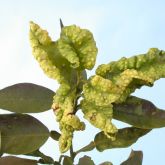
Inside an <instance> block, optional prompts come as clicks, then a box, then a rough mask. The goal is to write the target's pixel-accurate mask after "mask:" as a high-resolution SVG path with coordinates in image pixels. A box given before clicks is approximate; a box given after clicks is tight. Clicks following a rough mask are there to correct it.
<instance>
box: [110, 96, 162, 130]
mask: <svg viewBox="0 0 165 165" xmlns="http://www.w3.org/2000/svg"><path fill="white" fill-rule="evenodd" d="M113 108H114V113H113V118H114V119H117V120H120V121H123V122H125V123H128V124H131V125H133V126H135V127H138V128H143V129H153V128H160V127H165V112H164V110H160V109H159V108H157V107H156V106H155V105H154V104H153V103H151V102H150V101H147V100H144V99H140V98H138V97H135V96H130V97H128V99H127V100H126V101H125V102H124V103H121V104H114V107H113Z"/></svg>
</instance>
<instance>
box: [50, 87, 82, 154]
mask: <svg viewBox="0 0 165 165" xmlns="http://www.w3.org/2000/svg"><path fill="white" fill-rule="evenodd" d="M76 99H77V90H76V88H71V87H70V86H69V85H67V84H62V85H61V86H60V87H59V89H58V90H57V92H56V95H55V97H54V103H53V106H52V108H53V109H54V112H55V115H56V119H57V121H58V122H59V124H60V130H61V136H60V138H59V146H60V151H61V152H62V153H63V152H66V151H67V150H68V149H69V148H70V146H71V144H72V138H73V132H74V131H75V130H77V131H78V130H84V129H85V125H84V123H83V122H81V121H80V119H79V118H78V117H77V116H76V115H75V114H74V111H75V103H76Z"/></svg>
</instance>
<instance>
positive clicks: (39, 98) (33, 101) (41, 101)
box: [0, 83, 54, 113]
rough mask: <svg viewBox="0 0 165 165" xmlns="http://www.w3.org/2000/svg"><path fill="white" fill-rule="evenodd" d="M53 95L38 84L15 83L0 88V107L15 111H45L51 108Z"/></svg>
mask: <svg viewBox="0 0 165 165" xmlns="http://www.w3.org/2000/svg"><path fill="white" fill-rule="evenodd" d="M53 95H54V92H53V91H51V90H50V89H48V88H45V87H42V86H39V85H35V84H31V83H20V84H15V85H12V86H9V87H7V88H4V89H2V90H0V109H5V110H8V111H11V112H17V113H38V112H43V111H47V110H49V109H51V102H52V101H51V100H52V99H53ZM32 105H33V106H32Z"/></svg>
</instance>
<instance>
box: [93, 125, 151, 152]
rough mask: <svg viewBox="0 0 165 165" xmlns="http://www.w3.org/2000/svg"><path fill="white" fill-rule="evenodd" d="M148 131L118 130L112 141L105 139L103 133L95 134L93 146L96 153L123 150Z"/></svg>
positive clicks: (135, 129)
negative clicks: (114, 149) (113, 149)
mask: <svg viewBox="0 0 165 165" xmlns="http://www.w3.org/2000/svg"><path fill="white" fill-rule="evenodd" d="M149 131H150V130H149V129H140V128H135V127H128V128H123V129H119V130H118V133H117V134H116V140H114V141H112V140H111V139H109V138H107V137H106V136H105V134H104V133H103V132H100V133H98V134H96V136H95V145H96V149H97V150H98V151H100V152H101V151H104V150H106V149H111V148H125V147H128V146H130V145H132V144H133V143H135V142H136V141H137V140H138V138H140V137H141V136H144V135H145V134H147V133H148V132H149Z"/></svg>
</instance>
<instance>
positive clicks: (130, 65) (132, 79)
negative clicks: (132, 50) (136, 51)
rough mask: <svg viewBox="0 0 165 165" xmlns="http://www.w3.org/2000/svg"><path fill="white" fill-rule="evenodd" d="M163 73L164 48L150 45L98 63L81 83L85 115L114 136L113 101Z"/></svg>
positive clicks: (164, 71) (164, 70)
mask: <svg viewBox="0 0 165 165" xmlns="http://www.w3.org/2000/svg"><path fill="white" fill-rule="evenodd" d="M163 77H165V52H164V51H161V50H158V49H156V48H151V49H150V50H149V51H148V53H146V54H141V55H138V56H133V57H131V58H125V57H123V58H121V59H120V60H119V61H115V62H111V63H109V64H103V65H100V66H99V67H98V68H97V70H96V75H95V76H92V77H91V78H90V79H89V80H88V82H87V83H86V84H85V85H84V87H83V92H84V100H83V101H82V102H81V105H82V111H83V113H84V114H85V115H84V116H85V118H86V119H87V120H89V121H90V122H91V123H92V124H93V125H94V126H96V127H98V128H100V129H101V130H102V131H104V134H105V135H107V137H108V138H110V139H111V140H115V135H116V133H117V129H116V127H115V126H114V125H113V124H112V123H111V119H112V117H113V103H116V104H118V103H123V102H125V100H126V99H127V97H128V96H129V95H130V94H131V93H132V92H134V91H135V90H136V89H137V88H140V87H141V86H143V85H147V86H152V85H153V83H154V81H155V80H158V79H160V78H163Z"/></svg>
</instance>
